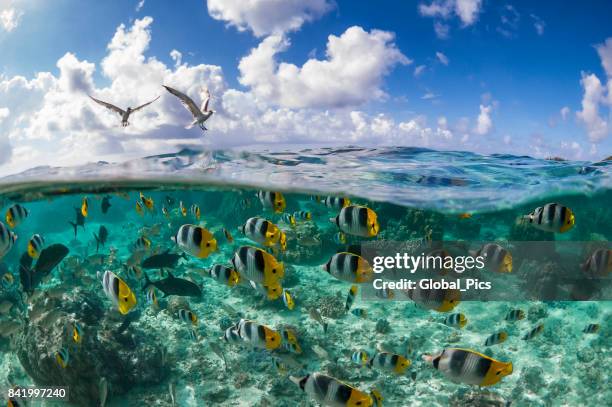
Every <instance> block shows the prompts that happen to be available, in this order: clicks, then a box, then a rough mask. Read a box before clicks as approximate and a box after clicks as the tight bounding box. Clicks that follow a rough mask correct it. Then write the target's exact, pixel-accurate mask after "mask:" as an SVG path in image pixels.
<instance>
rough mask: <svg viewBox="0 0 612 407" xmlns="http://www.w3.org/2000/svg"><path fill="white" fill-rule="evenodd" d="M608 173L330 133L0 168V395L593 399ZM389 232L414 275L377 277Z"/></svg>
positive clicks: (208, 402) (600, 343) (211, 399)
mask: <svg viewBox="0 0 612 407" xmlns="http://www.w3.org/2000/svg"><path fill="white" fill-rule="evenodd" d="M611 158H612V157H611ZM611 173H612V161H611V160H610V158H609V159H608V160H604V161H601V162H597V163H587V162H571V161H562V160H540V159H534V158H530V157H519V156H510V155H493V156H480V155H478V154H472V153H460V152H438V151H432V150H426V149H416V148H396V149H361V148H346V149H341V150H339V149H316V150H303V151H300V152H283V153H272V152H261V153H237V152H233V151H205V152H202V151H191V150H184V151H181V152H179V153H177V154H168V155H163V156H155V157H147V158H143V159H140V160H133V161H131V162H128V163H124V164H111V163H106V162H98V163H94V164H89V165H85V166H81V167H73V168H55V167H39V168H34V169H32V170H29V171H26V172H24V173H22V174H19V175H15V176H11V177H7V178H3V179H0V205H1V208H2V220H1V221H2V223H1V224H0V257H1V264H0V267H1V270H0V274H1V282H2V285H1V287H0V327H1V328H0V350H1V353H0V390H1V391H2V397H3V398H4V400H5V401H4V402H5V403H8V405H9V406H22V405H28V406H30V405H31V406H37V405H43V406H46V405H66V406H260V407H263V406H382V405H384V406H510V405H511V406H604V405H610V401H611V400H612V387H611V386H610V379H609V377H610V376H609V372H610V365H611V364H612V356H611V353H610V347H611V344H612V340H611V339H612V320H611V317H612V302H611V300H612V287H611V285H610V277H611V275H612V246H611V245H610V238H611V237H612V181H611V177H610V175H611ZM407 248H411V249H410V250H411V251H410V253H412V254H416V255H417V256H423V257H422V258H423V259H425V258H426V256H429V257H427V258H430V259H434V260H435V259H438V260H440V262H439V263H436V262H435V261H434V262H433V264H434V265H435V266H434V267H432V269H431V270H419V273H417V274H418V275H422V276H423V277H424V278H426V280H427V281H428V285H426V286H421V285H419V284H417V285H416V286H413V287H407V286H402V285H399V284H397V285H393V284H386V285H382V282H387V283H388V282H392V281H400V280H401V279H402V278H404V279H410V278H412V279H413V280H414V277H411V276H416V275H417V274H414V275H413V274H412V273H405V274H402V275H401V276H399V278H393V276H390V275H389V274H387V272H388V271H389V269H390V268H392V267H393V266H392V265H391V263H393V264H395V266H397V267H396V270H395V272H396V274H397V271H398V269H399V268H400V267H399V264H400V263H401V262H400V261H399V260H400V259H401V258H402V253H407V252H408V249H407ZM382 252H384V253H385V254H386V255H388V256H386V257H385V258H384V259H382V260H381V258H382V257H377V254H380V253H382ZM394 253H396V254H397V256H395V257H397V259H395V260H398V261H397V262H396V261H395V260H394ZM466 256H473V258H474V259H476V263H474V264H471V265H468V264H467V262H468V260H465V263H460V262H459V261H458V260H459V259H460V258H461V259H467V258H468V257H466ZM383 260H384V261H383ZM387 260H389V261H387ZM423 261H426V260H423ZM447 261H448V263H447ZM479 262H481V263H482V264H481V266H482V267H479ZM421 265H423V263H421ZM383 266H384V267H383ZM457 266H462V268H461V269H459V268H458V267H457ZM377 267H379V268H385V272H383V273H380V272H379V271H380V270H378V269H377ZM415 268H418V267H417V266H415ZM392 274H393V273H392ZM381 276H382V277H384V278H381ZM396 277H397V276H396ZM468 280H469V281H470V282H472V283H474V284H476V286H477V287H478V290H470V289H468V290H464V289H463V288H465V287H463V286H462V284H464V282H466V281H468ZM375 281H378V283H377V284H375V283H374V282H375ZM457 281H459V282H457ZM434 282H435V283H436V284H434ZM450 282H455V284H451V283H450ZM485 282H486V283H485ZM485 286H487V287H489V288H490V289H488V288H487V287H485ZM468 288H469V287H468ZM480 289H482V291H479V290H480ZM45 388H46V389H49V388H51V389H52V390H51V392H52V394H51V395H50V396H49V397H48V398H45V397H43V396H41V395H33V394H32V389H41V390H42V389H45ZM60 390H61V391H60ZM36 396H38V397H36Z"/></svg>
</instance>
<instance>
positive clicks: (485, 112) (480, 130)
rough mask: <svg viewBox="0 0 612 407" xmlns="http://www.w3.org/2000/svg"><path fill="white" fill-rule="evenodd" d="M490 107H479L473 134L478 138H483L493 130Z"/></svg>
mask: <svg viewBox="0 0 612 407" xmlns="http://www.w3.org/2000/svg"><path fill="white" fill-rule="evenodd" d="M491 111H492V107H491V106H485V105H480V113H479V114H478V118H477V119H476V128H475V129H474V132H475V133H476V134H478V135H480V136H485V135H487V134H489V133H490V132H491V130H492V129H493V120H492V119H491Z"/></svg>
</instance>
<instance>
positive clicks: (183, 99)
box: [162, 85, 202, 118]
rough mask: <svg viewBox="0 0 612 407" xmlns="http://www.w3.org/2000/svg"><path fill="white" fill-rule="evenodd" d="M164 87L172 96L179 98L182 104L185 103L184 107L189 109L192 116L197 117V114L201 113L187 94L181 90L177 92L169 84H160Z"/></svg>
mask: <svg viewBox="0 0 612 407" xmlns="http://www.w3.org/2000/svg"><path fill="white" fill-rule="evenodd" d="M162 86H163V87H164V88H166V90H167V91H168V92H170V93H172V94H173V95H174V96H176V97H177V98H179V100H180V101H181V103H182V104H183V105H185V107H186V108H187V110H189V111H190V112H191V115H192V116H193V117H194V118H197V117H198V116H200V115H201V114H202V112H200V109H198V106H197V105H196V104H195V102H194V101H193V100H192V99H191V98H190V97H189V96H187V95H185V94H184V93H182V92H179V91H178V90H176V89H172V88H171V87H170V86H166V85H162Z"/></svg>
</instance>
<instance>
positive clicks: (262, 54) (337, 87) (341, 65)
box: [238, 26, 411, 108]
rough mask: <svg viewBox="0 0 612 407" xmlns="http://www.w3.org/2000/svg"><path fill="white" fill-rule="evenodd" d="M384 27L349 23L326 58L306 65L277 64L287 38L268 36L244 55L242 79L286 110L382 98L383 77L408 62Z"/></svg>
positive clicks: (330, 39)
mask: <svg viewBox="0 0 612 407" xmlns="http://www.w3.org/2000/svg"><path fill="white" fill-rule="evenodd" d="M393 40H394V35H393V34H392V33H390V32H387V31H380V30H371V31H370V32H367V31H365V30H364V29H363V28H361V27H358V26H353V27H349V28H348V29H347V30H346V31H345V32H344V33H343V34H342V35H340V36H335V35H330V36H329V37H328V42H327V50H326V56H327V58H326V59H323V60H321V59H314V58H311V59H309V60H307V61H306V62H305V63H304V65H302V66H297V65H295V64H292V63H287V62H278V61H277V60H276V55H277V54H278V53H280V52H282V51H284V50H286V49H287V47H289V40H288V39H286V38H285V37H283V36H278V35H272V36H269V37H267V38H265V39H264V40H263V41H262V42H261V43H260V44H259V46H258V47H257V48H254V49H253V50H252V51H251V52H250V53H249V54H248V55H247V56H245V57H244V58H242V60H241V61H240V64H239V66H238V69H239V70H240V78H239V80H240V83H242V84H243V85H245V86H248V87H249V88H251V90H252V91H253V93H254V94H255V95H256V96H257V97H258V98H261V99H263V100H265V101H267V102H268V103H271V104H276V105H279V106H283V107H289V108H303V107H318V108H324V107H343V106H355V105H359V104H362V103H364V102H367V101H369V100H372V99H381V98H382V97H384V96H385V92H384V91H383V89H382V80H383V78H384V76H385V75H386V74H387V73H388V72H389V71H390V70H391V69H392V68H393V67H394V66H395V65H397V64H404V65H405V64H409V63H411V61H410V59H408V58H407V57H406V56H405V55H403V54H402V53H401V51H400V50H399V49H398V48H397V47H396V45H395V43H394V42H393Z"/></svg>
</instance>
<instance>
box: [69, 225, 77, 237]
mask: <svg viewBox="0 0 612 407" xmlns="http://www.w3.org/2000/svg"><path fill="white" fill-rule="evenodd" d="M68 223H70V224H71V225H72V227H73V229H74V237H75V238H76V236H77V224H76V223H74V222H71V221H68Z"/></svg>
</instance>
